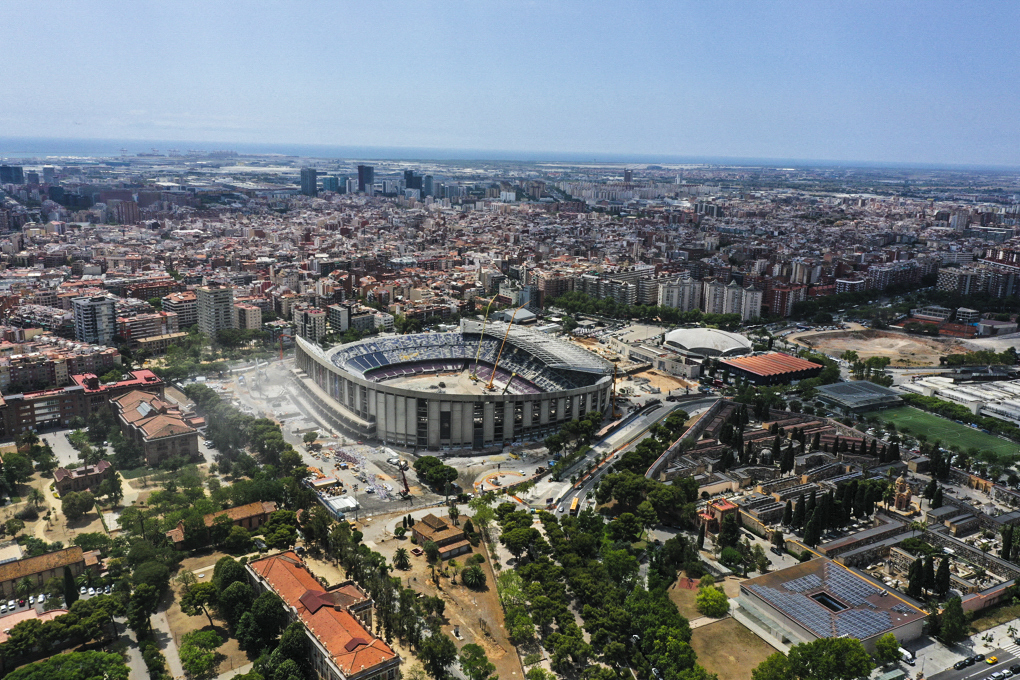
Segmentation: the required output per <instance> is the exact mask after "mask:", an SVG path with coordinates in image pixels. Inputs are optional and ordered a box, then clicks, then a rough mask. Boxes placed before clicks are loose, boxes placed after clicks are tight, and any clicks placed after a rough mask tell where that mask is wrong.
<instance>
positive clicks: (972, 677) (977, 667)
mask: <svg viewBox="0 0 1020 680" xmlns="http://www.w3.org/2000/svg"><path fill="white" fill-rule="evenodd" d="M1014 647H1015V645H1014ZM1018 651H1020V650H1018V649H1013V650H1012V652H1008V651H1006V650H1003V649H995V650H992V651H991V652H986V653H985V656H986V657H991V656H997V657H999V663H997V664H995V665H993V666H990V665H988V663H987V662H985V661H978V662H977V663H975V664H974V665H973V666H968V667H967V668H964V669H962V670H956V669H955V668H952V667H950V668H948V669H947V670H944V671H942V672H940V673H936V674H935V675H931V676H928V677H929V680H983V679H984V678H991V677H992V674H993V673H995V672H999V673H1001V672H1002V671H1004V670H1006V669H1007V668H1009V667H1010V666H1012V665H1014V664H1016V663H1017V661H1018V660H1017V656H1016V654H1017V652H1018ZM1000 677H1001V676H1000Z"/></svg>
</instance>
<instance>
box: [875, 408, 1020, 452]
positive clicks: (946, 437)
mask: <svg viewBox="0 0 1020 680" xmlns="http://www.w3.org/2000/svg"><path fill="white" fill-rule="evenodd" d="M865 415H867V416H869V417H870V416H875V417H877V418H878V419H879V420H881V421H882V422H883V423H886V422H892V423H894V424H895V425H896V427H897V428H898V429H902V428H904V427H906V428H908V430H909V432H908V433H909V434H910V435H911V436H914V437H916V436H917V435H919V434H923V435H925V436H927V437H928V441H929V442H933V441H935V440H936V439H938V440H939V441H941V442H942V445H943V446H946V447H949V446H951V445H953V444H955V445H956V446H959V447H960V449H961V450H963V451H966V450H967V449H970V448H972V447H973V448H976V449H980V450H982V451H984V450H987V451H994V452H995V453H999V454H1009V455H1012V456H1015V455H1017V452H1018V450H1020V447H1018V446H1017V445H1016V444H1014V443H1013V442H1008V441H1005V440H1004V439H999V438H998V437H996V436H994V435H990V434H985V433H984V432H982V431H981V430H975V429H974V428H972V427H968V426H966V425H960V424H959V423H954V422H953V421H952V420H947V419H946V418H942V417H941V416H936V415H934V414H931V413H925V412H924V411H920V410H918V409H916V408H913V407H912V406H901V407H900V408H891V409H886V410H885V411H874V412H872V413H868V414H865Z"/></svg>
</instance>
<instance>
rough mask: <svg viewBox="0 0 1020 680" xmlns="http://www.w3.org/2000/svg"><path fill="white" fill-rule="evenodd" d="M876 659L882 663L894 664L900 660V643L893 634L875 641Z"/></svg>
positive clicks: (887, 634)
mask: <svg viewBox="0 0 1020 680" xmlns="http://www.w3.org/2000/svg"><path fill="white" fill-rule="evenodd" d="M875 658H876V659H878V660H879V662H881V663H893V662H895V661H897V660H899V658H900V641H899V640H897V639H896V636H895V635H894V634H892V633H886V634H885V635H883V636H882V637H880V638H878V639H877V640H875Z"/></svg>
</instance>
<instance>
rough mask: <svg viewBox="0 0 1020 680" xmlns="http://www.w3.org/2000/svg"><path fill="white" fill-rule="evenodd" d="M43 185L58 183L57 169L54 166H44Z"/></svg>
mask: <svg viewBox="0 0 1020 680" xmlns="http://www.w3.org/2000/svg"><path fill="white" fill-rule="evenodd" d="M42 179H43V184H53V183H54V182H56V181H57V169H56V168H54V167H53V166H52V165H44V166H43V169H42Z"/></svg>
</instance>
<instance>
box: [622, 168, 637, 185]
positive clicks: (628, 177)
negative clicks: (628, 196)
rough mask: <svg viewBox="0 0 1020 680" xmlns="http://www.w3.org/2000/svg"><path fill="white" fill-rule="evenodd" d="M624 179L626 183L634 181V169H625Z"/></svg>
mask: <svg viewBox="0 0 1020 680" xmlns="http://www.w3.org/2000/svg"><path fill="white" fill-rule="evenodd" d="M623 181H624V183H625V184H631V183H633V182H634V171H633V170H631V169H630V168H627V169H626V170H624V171H623Z"/></svg>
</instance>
